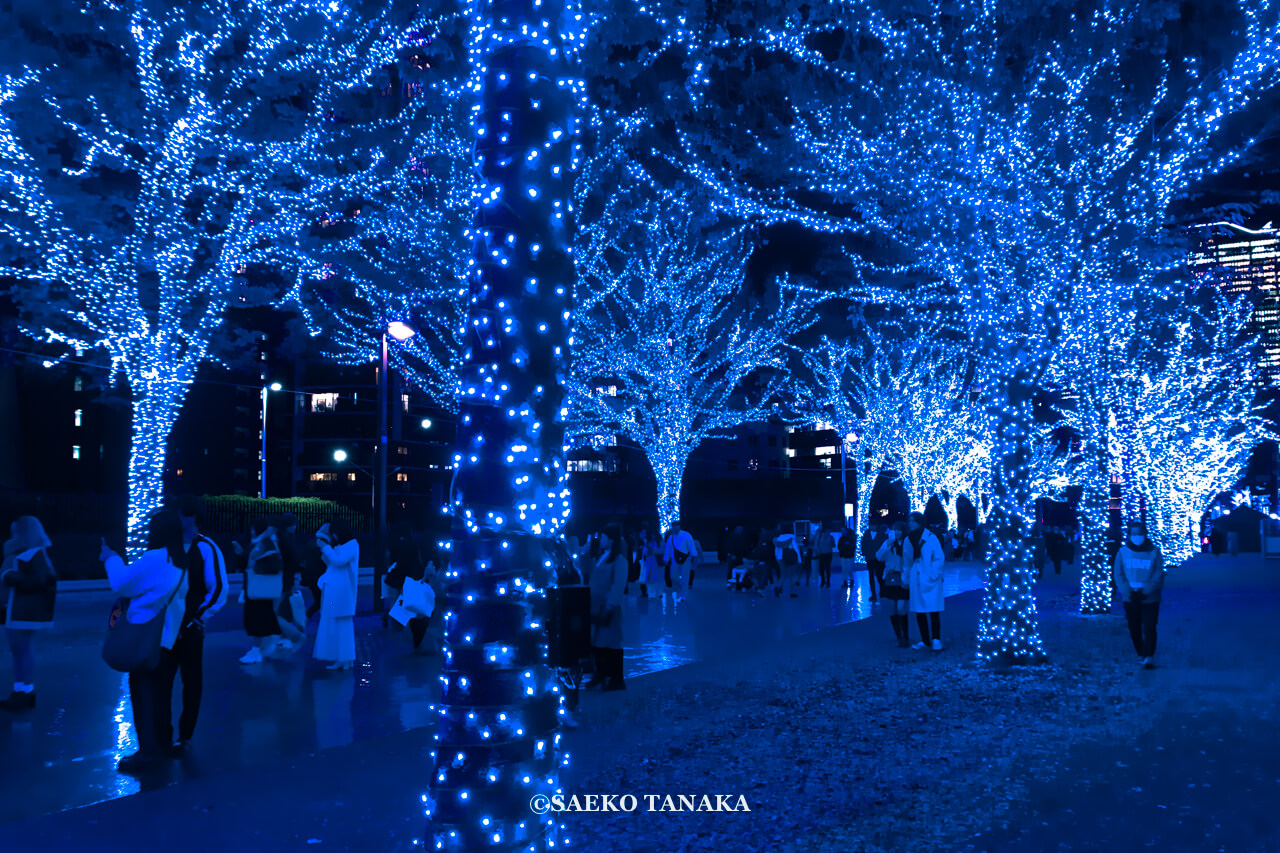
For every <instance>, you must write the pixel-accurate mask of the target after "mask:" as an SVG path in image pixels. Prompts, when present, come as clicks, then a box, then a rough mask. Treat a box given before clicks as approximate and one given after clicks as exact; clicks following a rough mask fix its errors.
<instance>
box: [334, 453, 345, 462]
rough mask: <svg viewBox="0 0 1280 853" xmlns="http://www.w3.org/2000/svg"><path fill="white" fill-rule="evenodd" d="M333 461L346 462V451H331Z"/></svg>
mask: <svg viewBox="0 0 1280 853" xmlns="http://www.w3.org/2000/svg"><path fill="white" fill-rule="evenodd" d="M333 461H334V462H346V461H347V451H345V450H335V451H333Z"/></svg>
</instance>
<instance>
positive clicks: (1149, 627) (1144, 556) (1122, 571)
mask: <svg viewBox="0 0 1280 853" xmlns="http://www.w3.org/2000/svg"><path fill="white" fill-rule="evenodd" d="M1112 574H1113V575H1114V577H1115V582H1116V591H1117V592H1119V593H1120V600H1121V602H1123V604H1124V617H1125V620H1126V621H1127V622H1128V623H1129V637H1130V639H1132V640H1133V649H1134V651H1136V652H1137V653H1138V663H1139V664H1141V665H1142V668H1143V669H1154V668H1155V663H1154V662H1153V659H1154V658H1155V654H1156V622H1158V621H1159V619H1160V593H1161V591H1162V590H1163V589H1164V555H1163V554H1161V553H1160V549H1159V548H1157V547H1156V544H1155V543H1154V542H1152V541H1151V540H1150V539H1149V538H1148V537H1147V526H1146V525H1145V524H1143V523H1142V522H1140V521H1135V522H1133V523H1131V524H1130V525H1129V538H1128V539H1127V540H1126V541H1125V542H1124V543H1123V544H1121V546H1120V550H1119V551H1117V552H1116V559H1115V564H1114V567H1113V569H1112Z"/></svg>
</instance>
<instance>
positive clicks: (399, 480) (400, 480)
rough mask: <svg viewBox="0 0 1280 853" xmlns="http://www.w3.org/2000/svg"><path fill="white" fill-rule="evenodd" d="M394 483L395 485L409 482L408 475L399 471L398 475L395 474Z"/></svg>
mask: <svg viewBox="0 0 1280 853" xmlns="http://www.w3.org/2000/svg"><path fill="white" fill-rule="evenodd" d="M396 482H397V483H407V482H409V475H408V474H406V473H404V472H403V471H401V472H400V473H399V474H396Z"/></svg>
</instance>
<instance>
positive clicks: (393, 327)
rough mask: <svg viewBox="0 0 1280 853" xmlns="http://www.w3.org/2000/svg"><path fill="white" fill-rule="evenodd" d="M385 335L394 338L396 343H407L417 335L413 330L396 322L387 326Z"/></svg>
mask: <svg viewBox="0 0 1280 853" xmlns="http://www.w3.org/2000/svg"><path fill="white" fill-rule="evenodd" d="M387 334H388V335H390V336H391V337H393V338H395V339H396V340H397V341H407V340H409V338H412V337H413V336H414V335H416V334H417V332H415V331H414V330H413V329H411V328H409V327H408V326H406V325H405V324H404V323H401V322H400V321H399V320H396V321H394V322H392V323H388V324H387Z"/></svg>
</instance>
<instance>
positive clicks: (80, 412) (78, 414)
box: [76, 409, 84, 426]
mask: <svg viewBox="0 0 1280 853" xmlns="http://www.w3.org/2000/svg"><path fill="white" fill-rule="evenodd" d="M83 419H84V409H76V426H80V422H81V420H83Z"/></svg>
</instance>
